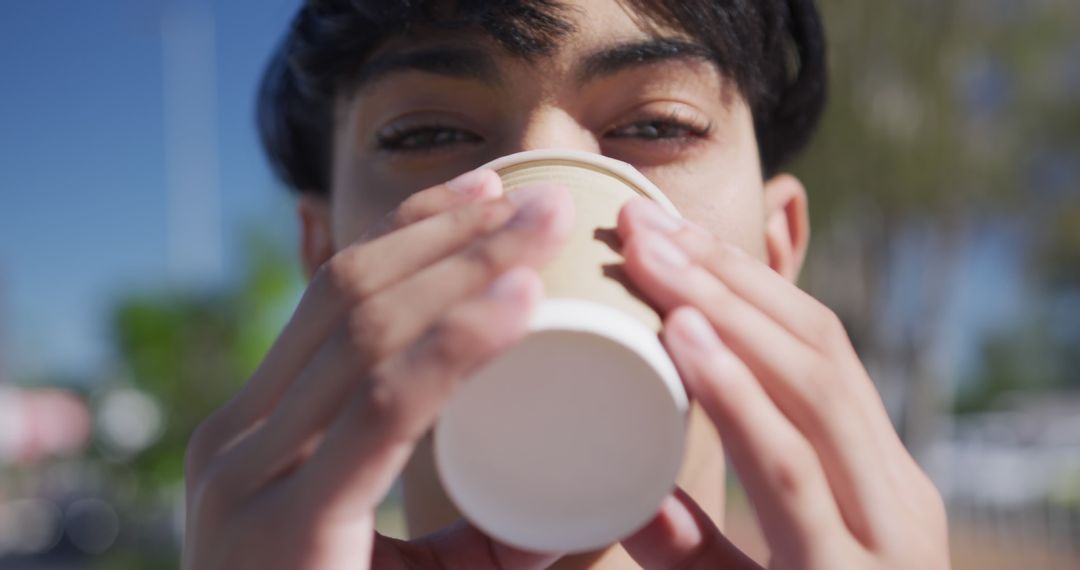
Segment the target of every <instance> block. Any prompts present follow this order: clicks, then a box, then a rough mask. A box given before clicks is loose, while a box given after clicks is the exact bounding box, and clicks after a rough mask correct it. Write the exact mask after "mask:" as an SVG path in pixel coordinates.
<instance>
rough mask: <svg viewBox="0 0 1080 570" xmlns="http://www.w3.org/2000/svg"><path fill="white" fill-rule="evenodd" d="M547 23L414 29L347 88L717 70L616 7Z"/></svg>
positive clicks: (708, 59)
mask: <svg viewBox="0 0 1080 570" xmlns="http://www.w3.org/2000/svg"><path fill="white" fill-rule="evenodd" d="M547 16H551V18H550V19H549V18H545V17H544V16H541V15H538V14H532V15H531V17H529V18H520V17H519V18H511V17H506V18H504V20H505V21H496V22H486V23H485V24H484V25H483V26H476V25H462V23H461V22H455V21H451V22H450V23H449V24H447V23H445V22H439V21H435V22H432V23H430V24H420V25H416V26H411V27H410V28H409V31H408V33H402V34H397V35H394V36H391V37H390V38H388V39H387V40H386V41H385V42H384V43H383V44H382V45H381V46H380V47H379V48H378V49H376V50H375V51H374V52H373V53H372V54H371V55H370V56H369V57H368V58H367V59H366V61H365V62H364V63H363V65H362V66H361V68H360V69H359V71H358V73H357V74H356V76H355V77H354V79H355V82H354V85H353V86H352V87H354V88H355V90H356V91H360V92H362V91H363V90H364V89H363V88H364V87H365V86H368V85H370V84H373V83H377V82H378V81H379V80H381V79H383V78H385V77H387V76H390V75H395V74H396V73H397V72H401V71H421V72H427V73H432V74H436V75H444V76H450V77H454V78H465V79H475V80H480V81H483V82H486V83H490V84H497V83H499V82H500V80H501V74H500V73H501V72H500V65H501V64H502V63H504V62H506V61H507V60H512V61H514V62H515V63H526V64H528V65H530V66H532V67H535V68H537V69H536V71H537V72H538V73H540V74H548V73H554V74H558V75H560V76H563V77H567V76H569V77H572V78H573V79H574V80H576V82H577V83H579V84H584V83H587V82H589V81H590V80H593V79H596V78H600V77H604V76H609V75H613V74H615V73H617V72H619V71H623V70H626V69H631V68H634V67H641V66H644V65H648V64H654V63H658V62H663V61H674V60H678V61H679V62H680V63H684V64H686V63H692V64H695V65H694V68H696V71H697V72H706V73H708V72H709V71H718V70H717V69H715V63H716V57H715V54H713V53H712V52H711V51H710V49H709V48H707V47H706V46H704V45H702V44H701V43H699V42H697V41H695V40H693V39H692V38H690V37H689V35H688V34H686V33H683V32H679V31H677V30H674V29H671V28H670V27H665V26H661V25H658V24H656V23H654V22H652V21H651V20H649V19H647V18H646V17H645V16H643V15H642V14H639V13H635V12H633V11H632V10H630V9H628V8H627V7H625V6H624V5H623V4H622V3H619V2H616V1H614V0H600V1H594V2H580V3H564V4H563V5H562V7H561V8H560V9H559V10H558V11H557V12H555V13H553V14H548V15H547ZM530 26H531V27H530ZM708 68H713V69H708ZM710 75H711V73H710Z"/></svg>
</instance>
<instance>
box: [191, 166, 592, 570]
mask: <svg viewBox="0 0 1080 570" xmlns="http://www.w3.org/2000/svg"><path fill="white" fill-rule="evenodd" d="M501 192H502V190H501V184H500V182H499V180H498V177H497V176H496V175H495V173H494V172H492V171H489V170H483V171H476V173H474V174H471V175H466V176H465V177H462V178H459V179H456V180H455V181H452V182H450V183H448V184H446V185H441V186H437V187H434V188H431V189H428V190H425V191H423V192H419V193H417V194H415V195H414V196H413V197H411V198H410V199H409V200H408V201H406V202H405V203H404V204H402V206H401V207H400V208H398V210H397V211H396V212H395V213H394V214H393V215H392V216H390V217H389V218H388V219H389V220H391V222H390V225H389V226H388V227H387V228H386V229H387V231H386V232H385V233H383V234H382V235H381V236H379V237H376V238H374V239H372V240H371V241H367V242H364V243H359V244H355V245H352V246H349V247H347V248H345V249H344V250H342V251H341V252H339V253H338V254H337V255H335V256H334V257H333V258H332V259H331V260H330V261H329V262H327V263H326V264H324V266H323V267H322V268H320V269H319V271H318V272H317V273H316V275H315V276H314V278H313V279H312V281H311V283H310V285H309V286H308V288H307V290H306V292H305V293H304V296H303V298H302V299H301V301H300V303H299V306H298V307H297V309H296V312H295V314H294V315H293V316H292V318H291V319H290V321H289V323H288V324H287V325H286V326H285V328H284V330H283V331H282V333H281V336H280V337H279V338H278V339H277V341H276V342H275V343H274V345H273V347H272V348H271V349H270V351H269V353H268V354H267V356H266V358H265V360H264V361H263V362H262V364H261V365H260V367H259V368H258V370H257V371H256V372H255V374H254V375H253V376H252V377H251V379H250V380H249V382H248V383H247V385H246V386H245V387H244V389H243V390H242V391H241V392H240V393H239V394H238V395H237V396H236V397H234V398H233V399H232V400H231V401H229V402H228V403H227V404H225V405H224V406H223V407H222V408H221V409H219V410H218V411H216V412H215V413H214V414H212V415H211V416H210V417H209V418H208V419H207V420H206V421H205V422H204V423H203V424H202V425H201V426H200V427H199V429H198V430H197V432H196V433H195V435H194V436H193V438H192V440H191V443H190V445H189V448H188V455H187V459H186V466H185V468H186V473H185V476H186V483H187V533H186V537H185V545H184V560H183V566H184V568H188V569H192V570H195V569H198V570H214V569H226V568H228V569H230V570H232V569H244V568H258V569H260V570H265V569H274V568H283V569H284V568H288V569H297V568H304V569H311V570H315V569H318V570H322V569H331V568H333V569H337V568H349V569H350V570H352V569H354V568H367V567H369V566H371V565H373V566H376V567H379V568H402V569H404V568H414V567H417V566H425V567H426V566H432V567H455V568H457V567H460V568H486V567H491V568H503V567H513V568H518V567H543V566H545V565H547V564H550V563H551V562H552V561H554V559H555V558H556V557H555V556H549V555H544V556H540V555H534V554H529V553H524V552H519V551H516V550H514V549H511V548H509V547H507V546H503V545H500V544H496V543H494V542H493V541H492V540H491V539H489V538H488V537H486V536H484V535H482V534H481V533H480V532H479V531H477V530H475V529H474V528H471V527H469V526H467V525H464V524H459V525H458V526H457V527H453V528H451V529H449V530H447V531H445V532H443V533H439V534H437V535H433V536H430V537H427V538H425V539H422V540H420V541H417V542H413V543H408V542H404V541H397V540H391V539H387V538H383V537H381V536H378V535H376V534H375V532H374V512H375V509H376V507H377V506H378V504H379V502H380V501H381V500H382V499H383V497H384V496H385V495H386V493H387V490H388V489H389V487H390V485H391V483H392V482H393V480H394V479H395V477H396V476H397V475H398V473H399V472H400V471H401V469H402V467H403V466H404V464H405V462H406V461H407V459H408V458H409V455H410V453H411V451H412V449H413V447H414V445H415V443H416V441H417V440H418V439H419V438H420V437H421V436H422V435H423V434H424V433H425V432H426V431H427V430H428V428H429V427H430V426H431V425H432V423H433V422H434V420H435V418H436V416H437V415H438V412H439V410H440V409H441V408H442V406H443V405H444V404H445V402H446V401H447V400H448V398H449V397H450V395H451V393H452V392H453V390H454V387H455V385H456V384H457V383H458V382H459V381H461V380H462V379H463V378H464V377H467V376H468V375H469V374H470V372H471V371H473V370H475V369H476V368H478V367H480V366H482V365H483V364H484V363H485V362H486V361H488V360H489V359H491V358H492V357H493V356H494V355H496V354H497V353H498V352H499V351H500V350H502V349H504V348H506V347H507V346H509V345H511V344H513V343H514V342H515V341H517V340H518V339H520V338H521V337H522V336H523V334H524V333H525V331H526V325H527V319H528V316H529V313H530V311H531V309H532V308H533V307H534V306H535V304H536V303H537V301H538V300H539V298H540V297H541V284H540V281H539V277H538V276H537V275H536V272H535V268H537V267H540V266H541V265H543V264H544V263H546V262H547V260H549V259H550V258H551V257H553V256H554V255H555V253H556V252H557V251H558V249H559V248H560V247H561V245H562V243H563V241H564V239H565V237H566V236H567V234H568V231H569V228H570V224H571V218H572V215H573V213H572V203H571V202H570V199H569V196H568V195H567V194H566V192H565V191H562V190H559V189H552V188H535V189H523V190H520V191H518V192H516V193H514V194H513V196H512V197H500V196H501Z"/></svg>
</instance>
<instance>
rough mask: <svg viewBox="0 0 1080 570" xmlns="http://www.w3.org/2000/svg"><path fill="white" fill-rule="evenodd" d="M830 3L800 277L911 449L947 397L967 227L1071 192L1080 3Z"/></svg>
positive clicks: (807, 164) (806, 176)
mask: <svg viewBox="0 0 1080 570" xmlns="http://www.w3.org/2000/svg"><path fill="white" fill-rule="evenodd" d="M821 4H822V9H823V11H824V17H825V21H826V24H827V26H826V28H827V33H828V36H829V42H830V50H831V57H830V65H831V73H832V76H831V80H832V84H831V93H830V107H829V110H828V112H827V114H826V117H825V119H824V122H823V125H822V130H821V132H820V134H819V136H818V138H817V139H816V140H815V143H814V145H813V146H812V148H811V149H810V152H809V153H808V154H807V155H806V156H805V157H804V159H803V160H802V161H800V162H799V164H798V165H797V168H796V172H797V174H799V175H800V177H801V178H802V179H803V180H804V181H805V182H806V184H807V186H808V188H809V192H810V196H811V205H812V207H813V208H812V218H813V223H814V228H815V240H814V244H813V245H812V247H811V258H810V261H809V263H808V267H807V271H806V273H805V275H804V285H805V286H806V287H807V289H808V290H810V291H811V292H812V293H814V294H815V295H817V296H818V297H819V298H821V299H822V300H824V301H825V302H826V304H828V305H830V306H831V307H832V308H833V309H835V310H836V311H837V312H838V313H839V314H840V316H841V318H842V319H843V320H844V321H845V323H846V324H847V326H848V328H849V332H850V333H851V335H852V338H853V341H854V342H855V343H856V347H857V348H858V349H859V350H860V352H861V353H862V355H863V357H864V359H865V361H866V363H867V366H868V368H870V370H871V373H872V374H873V376H874V378H875V380H876V381H877V382H878V383H879V385H880V386H881V388H882V392H883V394H884V395H885V397H886V400H887V403H890V404H891V405H890V411H891V412H892V413H893V415H894V419H895V420H896V421H897V423H898V424H899V427H900V429H901V433H902V435H903V436H904V437H905V440H906V442H907V443H908V445H909V447H911V448H912V450H913V451H914V452H915V453H916V456H918V455H919V454H920V453H921V452H922V450H923V448H924V446H925V445H926V444H928V442H929V440H930V439H931V438H932V437H933V436H934V435H935V433H937V432H939V430H940V428H941V427H943V426H941V423H940V422H941V421H942V420H943V418H942V416H941V414H942V413H943V412H944V411H945V410H948V409H950V408H951V407H952V406H951V403H950V399H951V396H952V385H953V384H954V383H955V382H953V381H951V379H948V378H945V375H946V374H947V371H946V370H945V369H944V368H943V366H942V364H943V363H942V362H941V361H940V359H939V358H938V356H939V354H938V351H937V348H938V346H940V344H941V341H942V336H941V334H942V329H943V327H944V325H945V323H944V321H943V318H945V315H947V314H948V312H947V311H946V310H945V308H946V307H945V304H946V303H948V302H949V297H950V283H952V282H954V278H955V271H956V268H957V267H958V266H959V265H960V263H959V262H960V261H961V258H962V256H963V255H965V254H966V253H967V252H968V251H970V250H971V248H972V246H973V244H972V243H971V242H972V240H973V239H975V236H976V235H978V234H977V233H976V232H974V231H973V229H974V227H975V226H976V225H984V224H990V225H993V224H1005V223H1009V224H1017V223H1019V224H1021V225H1022V226H1023V230H1024V231H1025V232H1026V233H1027V234H1028V235H1031V234H1033V233H1035V232H1037V231H1039V230H1041V229H1042V225H1043V224H1044V220H1045V219H1046V214H1047V212H1048V211H1050V212H1053V211H1055V210H1056V208H1058V204H1059V203H1060V202H1061V201H1062V200H1063V199H1064V196H1066V195H1068V192H1067V191H1066V192H1054V191H1052V189H1049V188H1045V187H1044V186H1045V182H1046V181H1045V180H1044V179H1041V178H1040V176H1038V173H1039V172H1040V171H1042V170H1044V169H1043V168H1042V167H1043V166H1044V165H1047V164H1051V165H1053V168H1057V169H1058V170H1059V171H1060V170H1062V169H1064V170H1065V172H1064V174H1063V175H1060V173H1059V176H1058V178H1060V179H1062V180H1064V181H1065V184H1066V185H1067V184H1069V183H1070V181H1075V180H1077V173H1076V172H1073V171H1069V168H1072V167H1070V166H1068V163H1069V160H1072V161H1073V162H1080V142H1078V141H1080V124H1078V123H1080V121H1077V118H1076V115H1077V106H1076V105H1075V103H1074V101H1075V92H1076V91H1077V89H1076V88H1075V87H1070V86H1069V85H1068V84H1067V82H1068V81H1070V80H1069V77H1070V75H1069V74H1070V73H1071V74H1072V76H1076V77H1080V68H1077V66H1076V62H1075V59H1071V58H1068V57H1064V56H1063V54H1068V53H1078V52H1077V49H1078V47H1080V43H1077V39H1076V35H1075V30H1076V29H1077V26H1078V25H1080V4H1077V3H1076V2H1071V1H1068V0H1044V1H1042V2H1038V3H1016V2H982V1H979V0H958V1H954V2H937V1H934V0H906V1H903V2H889V3H884V4H882V3H866V2H858V1H855V0H822V1H821ZM1070 89H1071V91H1070ZM1070 93H1072V95H1070ZM1047 242H1048V243H1056V241H1055V240H1053V239H1050V240H1047ZM1033 243H1034V242H1033ZM912 257H914V259H915V261H914V262H913V261H911V258H912ZM902 264H903V265H902ZM912 267H914V268H915V271H911V268H912ZM913 308H914V309H915V310H912V309H913ZM898 404H899V405H898Z"/></svg>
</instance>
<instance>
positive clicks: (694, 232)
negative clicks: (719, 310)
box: [617, 200, 832, 346]
mask: <svg viewBox="0 0 1080 570" xmlns="http://www.w3.org/2000/svg"><path fill="white" fill-rule="evenodd" d="M617 231H618V233H619V237H621V238H622V239H623V241H624V243H625V242H626V241H627V240H629V239H630V237H631V236H632V235H634V234H635V233H637V232H639V231H645V232H656V233H660V234H662V235H666V236H668V237H669V238H670V239H671V240H672V241H673V242H675V243H676V244H677V245H678V246H679V247H680V248H682V250H683V251H685V252H686V253H687V255H689V257H690V258H691V259H692V260H694V262H696V263H698V264H700V265H701V266H702V267H705V268H706V269H708V270H709V271H710V272H712V273H713V274H714V275H716V276H717V277H719V278H720V279H722V280H723V281H724V284H725V285H727V286H728V287H729V288H730V289H731V290H732V292H734V293H735V294H736V295H739V296H740V297H742V298H743V299H746V300H747V301H748V302H749V303H751V304H752V305H754V306H755V307H757V308H759V309H761V311H762V312H764V313H765V314H766V315H768V316H769V317H771V318H772V319H773V320H775V321H776V322H778V323H780V324H781V325H783V326H784V327H785V328H787V329H788V330H790V331H791V333H792V334H794V335H795V336H796V337H798V338H799V339H801V340H802V341H803V342H805V343H807V344H809V345H812V346H817V345H818V343H819V342H821V341H822V340H823V339H824V338H825V337H826V335H823V334H822V333H823V332H825V331H822V330H820V327H818V326H817V325H819V324H820V322H819V321H820V319H819V318H817V317H820V316H821V315H820V314H819V313H820V312H821V311H820V310H819V308H823V307H820V303H819V302H818V301H817V300H816V299H814V298H813V297H811V296H810V295H808V294H807V293H806V292H805V291H803V290H802V289H799V288H798V287H797V286H796V285H795V284H793V283H791V282H790V281H788V280H787V279H784V278H783V277H782V276H780V275H779V274H778V273H776V272H775V271H773V270H772V269H771V268H769V267H768V266H767V265H765V264H763V263H761V262H758V261H757V260H755V259H753V258H752V257H750V255H749V254H747V253H745V252H743V251H742V250H740V249H738V248H737V247H735V246H733V245H731V244H728V243H726V242H723V241H720V240H718V239H716V237H714V236H713V235H712V234H710V233H709V232H708V230H706V229H705V228H702V227H701V226H698V225H696V224H694V223H692V222H689V221H686V220H679V219H676V218H674V217H672V216H671V215H669V214H668V213H667V212H664V211H663V210H662V209H660V208H659V207H657V206H656V205H655V204H653V203H652V202H651V201H649V200H633V201H631V202H629V203H627V204H626V206H624V207H623V209H622V210H621V211H620V212H619V222H618V227H617ZM828 332H830V333H831V332H832V331H828Z"/></svg>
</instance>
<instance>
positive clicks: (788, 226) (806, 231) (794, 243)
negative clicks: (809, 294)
mask: <svg viewBox="0 0 1080 570" xmlns="http://www.w3.org/2000/svg"><path fill="white" fill-rule="evenodd" d="M809 243H810V215H809V209H808V206H807V199H806V189H805V188H804V187H803V185H802V182H800V181H799V179H798V178H795V177H794V176H791V175H789V174H779V175H777V176H774V177H773V178H771V179H770V180H769V181H767V182H766V183H765V249H766V252H767V253H768V256H769V266H770V267H772V268H773V270H775V271H776V272H777V273H779V274H780V275H783V276H784V277H785V278H786V279H787V280H789V281H791V282H793V283H794V282H795V280H796V279H798V278H799V271H801V270H802V265H803V261H804V260H805V259H806V247H807V245H808V244H809Z"/></svg>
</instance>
